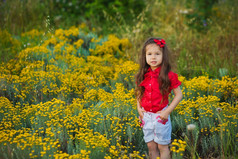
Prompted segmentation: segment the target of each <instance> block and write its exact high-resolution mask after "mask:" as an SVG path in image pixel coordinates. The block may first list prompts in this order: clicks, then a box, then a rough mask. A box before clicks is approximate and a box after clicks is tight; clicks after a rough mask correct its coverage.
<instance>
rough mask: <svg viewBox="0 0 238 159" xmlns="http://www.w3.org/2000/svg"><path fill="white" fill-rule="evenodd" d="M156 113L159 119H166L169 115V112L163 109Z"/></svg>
mask: <svg viewBox="0 0 238 159" xmlns="http://www.w3.org/2000/svg"><path fill="white" fill-rule="evenodd" d="M157 113H158V114H160V119H161V120H167V119H168V117H169V113H167V112H166V111H165V110H162V111H158V112H157Z"/></svg>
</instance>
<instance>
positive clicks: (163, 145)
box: [135, 38, 182, 159]
mask: <svg viewBox="0 0 238 159" xmlns="http://www.w3.org/2000/svg"><path fill="white" fill-rule="evenodd" d="M139 63H140V69H139V72H138V74H136V76H135V77H136V89H135V90H136V97H137V109H138V113H139V115H140V119H141V120H142V123H143V133H144V140H145V142H146V143H147V146H148V149H149V156H150V158H151V159H156V158H157V157H159V156H160V159H169V158H170V151H169V146H168V145H169V144H170V142H171V131H172V127H171V121H170V113H171V112H172V111H173V110H174V108H175V107H176V106H177V105H178V103H179V102H180V100H181V99H182V92H181V90H180V87H179V85H181V82H180V81H179V80H178V75H177V74H176V73H174V72H172V71H170V69H171V66H170V64H169V51H168V48H167V46H166V42H165V41H164V40H163V39H161V38H149V39H148V40H147V41H146V42H145V44H144V46H143V49H142V54H141V57H140V62H139ZM171 90H173V92H174V95H175V96H174V98H173V100H172V102H171V103H170V104H169V101H168V96H169V94H170V92H171ZM168 104H169V105H168Z"/></svg>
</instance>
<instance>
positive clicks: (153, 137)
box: [143, 106, 172, 145]
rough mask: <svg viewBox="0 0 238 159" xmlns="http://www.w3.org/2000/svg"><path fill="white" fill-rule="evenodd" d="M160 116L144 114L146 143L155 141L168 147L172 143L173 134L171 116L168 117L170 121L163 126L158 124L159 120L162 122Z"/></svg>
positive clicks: (150, 113)
mask: <svg viewBox="0 0 238 159" xmlns="http://www.w3.org/2000/svg"><path fill="white" fill-rule="evenodd" d="M167 107H168V106H167ZM167 107H165V108H164V109H166V108H167ZM164 109H163V110H164ZM159 115H160V114H156V113H152V112H144V117H143V121H144V126H143V133H144V140H145V142H146V143H148V142H150V141H154V142H156V143H158V144H160V145H168V144H170V142H171V133H172V126H171V120H170V116H169V117H168V121H167V122H166V123H165V124H162V123H160V122H158V120H161V119H160V118H159V117H158V116H159Z"/></svg>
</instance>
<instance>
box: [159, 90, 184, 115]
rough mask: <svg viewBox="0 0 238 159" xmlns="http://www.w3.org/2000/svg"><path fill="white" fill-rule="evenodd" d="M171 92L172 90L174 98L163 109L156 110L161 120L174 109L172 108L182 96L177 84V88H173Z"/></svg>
mask: <svg viewBox="0 0 238 159" xmlns="http://www.w3.org/2000/svg"><path fill="white" fill-rule="evenodd" d="M173 92H174V99H173V100H172V102H171V103H170V105H169V107H168V108H167V109H165V110H164V111H159V112H158V113H160V118H161V119H162V120H166V119H168V116H169V114H170V113H171V112H172V111H173V110H174V108H175V107H176V106H177V105H178V104H179V102H180V101H181V99H182V98H183V93H182V91H181V89H180V87H179V86H178V87H177V88H174V89H173Z"/></svg>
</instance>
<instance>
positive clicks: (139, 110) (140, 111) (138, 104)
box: [137, 99, 145, 119]
mask: <svg viewBox="0 0 238 159" xmlns="http://www.w3.org/2000/svg"><path fill="white" fill-rule="evenodd" d="M137 110H138V113H139V115H140V118H141V119H143V116H144V114H143V112H145V110H144V109H142V108H141V105H140V102H139V100H138V99H137Z"/></svg>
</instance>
